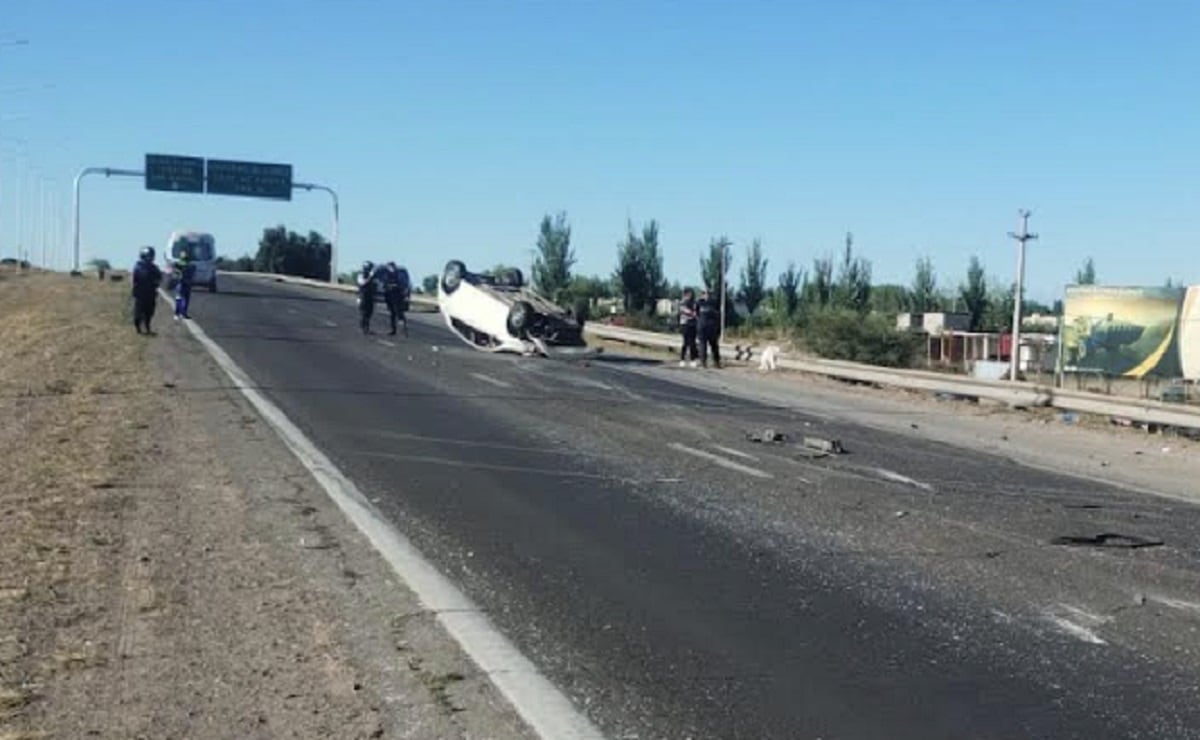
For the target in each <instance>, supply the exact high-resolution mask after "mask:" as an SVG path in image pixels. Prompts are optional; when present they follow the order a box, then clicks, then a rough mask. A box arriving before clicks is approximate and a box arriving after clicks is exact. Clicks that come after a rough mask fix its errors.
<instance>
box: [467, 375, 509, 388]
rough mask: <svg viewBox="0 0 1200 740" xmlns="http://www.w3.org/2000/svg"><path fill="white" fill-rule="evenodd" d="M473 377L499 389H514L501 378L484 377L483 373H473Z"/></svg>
mask: <svg viewBox="0 0 1200 740" xmlns="http://www.w3.org/2000/svg"><path fill="white" fill-rule="evenodd" d="M471 377H472V378H475V379H476V380H479V381H482V382H484V383H490V384H492V385H494V386H496V387H497V388H512V383H506V382H504V381H503V380H500V379H499V378H493V377H492V376H490V375H484V374H483V373H471Z"/></svg>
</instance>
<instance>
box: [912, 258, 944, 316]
mask: <svg viewBox="0 0 1200 740" xmlns="http://www.w3.org/2000/svg"><path fill="white" fill-rule="evenodd" d="M910 298H911V301H910V305H911V307H912V310H913V311H917V312H919V313H925V312H926V311H937V310H938V309H940V308H941V305H940V304H941V295H939V294H938V289H937V274H936V273H934V271H933V261H932V260H930V259H929V258H928V257H922V258H921V259H919V260H917V271H916V275H914V276H913V284H912V292H911V293H910Z"/></svg>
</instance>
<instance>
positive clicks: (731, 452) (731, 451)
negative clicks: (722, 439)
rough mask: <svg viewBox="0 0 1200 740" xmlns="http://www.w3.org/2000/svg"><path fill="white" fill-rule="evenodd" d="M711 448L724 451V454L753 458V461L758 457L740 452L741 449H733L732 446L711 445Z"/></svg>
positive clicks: (747, 458) (756, 460) (746, 458)
mask: <svg viewBox="0 0 1200 740" xmlns="http://www.w3.org/2000/svg"><path fill="white" fill-rule="evenodd" d="M713 449H714V450H720V451H721V452H724V453H725V454H726V455H733V456H734V457H740V458H742V459H743V460H753V461H754V462H758V461H759V460H758V458H757V457H755V456H754V455H751V454H750V453H748V452H742V451H741V450H735V449H733V448H732V447H724V446H722V445H713Z"/></svg>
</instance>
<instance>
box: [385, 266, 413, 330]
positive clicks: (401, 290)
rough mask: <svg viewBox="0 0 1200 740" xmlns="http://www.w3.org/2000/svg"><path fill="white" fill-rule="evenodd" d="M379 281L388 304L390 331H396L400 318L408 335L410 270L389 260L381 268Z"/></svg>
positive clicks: (410, 288)
mask: <svg viewBox="0 0 1200 740" xmlns="http://www.w3.org/2000/svg"><path fill="white" fill-rule="evenodd" d="M379 283H380V285H382V287H383V300H384V302H385V303H386V304H387V308H388V318H389V319H390V321H391V326H392V329H391V331H389V332H388V333H389V334H393V335H394V334H395V333H396V322H397V320H399V321H401V322H403V323H404V336H406V337H407V336H408V319H407V318H406V317H405V315H404V313H405V311H407V310H408V299H409V297H410V295H411V293H412V286H411V281H410V280H409V277H408V270H406V269H404V268H403V267H397V266H396V263H395V262H388V263H387V264H386V265H383V266H382V267H380V268H379Z"/></svg>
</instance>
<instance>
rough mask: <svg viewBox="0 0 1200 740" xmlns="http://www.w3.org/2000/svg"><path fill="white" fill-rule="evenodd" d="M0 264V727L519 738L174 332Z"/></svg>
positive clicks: (121, 733)
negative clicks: (4, 272) (137, 327)
mask: <svg viewBox="0 0 1200 740" xmlns="http://www.w3.org/2000/svg"><path fill="white" fill-rule="evenodd" d="M126 291H127V287H126V286H123V285H121V284H107V283H104V284H102V283H97V282H94V281H93V282H89V283H83V282H81V281H79V280H70V279H68V278H64V277H57V276H32V277H16V276H5V277H4V278H3V280H2V281H0V316H4V321H3V322H0V347H3V348H4V349H3V354H0V418H3V419H4V420H5V421H4V424H3V425H0V445H3V449H4V450H5V452H6V454H5V455H4V456H2V457H0V481H3V484H2V485H0V562H3V563H4V564H5V565H4V568H3V570H2V571H0V738H4V740H18V739H20V738H40V737H62V738H75V737H101V738H103V737H111V738H135V737H147V738H149V737H154V738H165V737H189V738H226V737H239V738H260V737H261V738H267V737H300V738H318V737H337V738H376V737H379V738H526V737H531V734H530V733H529V731H528V730H527V729H526V728H525V727H524V726H523V724H522V723H521V721H520V720H519V718H517V717H516V716H515V714H514V713H513V712H512V711H511V709H510V708H509V707H508V706H507V704H506V703H505V702H504V701H503V700H502V698H501V697H499V696H498V694H497V693H496V691H495V690H494V689H493V687H492V686H491V684H490V683H489V682H488V680H487V678H486V676H480V675H478V672H477V670H476V668H475V667H474V665H473V664H472V663H471V662H470V661H469V660H468V659H467V658H466V657H465V656H464V655H463V654H462V653H461V651H459V650H458V648H457V646H456V645H454V643H453V642H452V641H451V640H450V638H449V637H448V636H446V635H445V634H444V632H442V631H441V629H440V628H439V627H438V626H437V625H436V623H435V622H434V620H433V618H432V615H430V614H429V613H428V612H426V611H424V610H423V609H422V607H421V605H420V604H419V602H418V601H417V600H416V598H415V597H414V596H413V595H412V594H411V593H410V592H408V591H407V590H406V589H405V588H404V587H403V586H402V585H401V584H400V583H398V582H397V580H396V579H395V577H394V576H393V575H392V574H391V572H390V571H389V570H388V569H387V567H386V565H385V564H384V563H383V562H382V561H381V560H380V559H379V558H378V557H376V555H375V554H374V552H373V551H372V550H371V549H370V548H369V546H368V545H367V544H366V543H365V541H364V540H363V539H362V538H361V537H360V536H359V535H358V533H357V532H356V531H355V530H353V528H351V527H350V526H349V525H348V524H347V523H346V522H344V521H343V519H342V517H341V515H340V514H339V512H338V511H337V510H336V509H335V508H334V507H333V505H332V504H331V503H330V502H329V501H328V500H327V499H326V497H325V496H324V494H323V493H322V492H321V491H320V490H319V488H317V486H316V485H315V484H314V483H313V482H312V481H311V480H310V479H309V477H308V475H307V474H306V473H305V472H304V471H303V470H302V469H301V468H300V467H299V466H298V465H296V464H295V462H294V460H293V459H292V457H291V454H290V452H288V451H287V449H286V448H285V447H284V446H283V444H282V443H281V442H280V441H279V440H278V439H277V438H276V436H275V434H274V433H273V432H272V431H271V430H270V429H268V428H267V427H266V426H265V425H264V424H263V423H262V422H261V421H260V420H259V419H258V417H257V415H256V414H254V413H253V411H252V410H251V409H250V408H249V406H248V404H246V403H245V402H244V401H243V400H242V399H241V397H240V395H239V394H238V393H237V391H236V390H233V389H230V388H228V383H227V381H226V380H225V379H224V377H223V376H222V375H220V374H219V371H218V370H217V369H216V368H215V367H214V366H213V365H212V364H211V363H210V362H209V361H208V359H207V357H206V356H205V355H204V353H203V351H202V349H201V348H200V347H199V346H198V345H197V344H196V343H195V342H194V341H193V340H192V339H191V338H190V336H189V335H188V334H187V333H186V331H185V330H183V328H182V327H179V326H175V325H173V324H170V323H169V322H167V321H162V320H161V319H160V321H159V322H158V323H159V329H160V331H161V334H160V335H159V336H157V337H152V338H143V337H139V336H137V335H136V334H134V332H133V331H132V327H130V326H128V322H127V321H126V320H125V315H124V314H125V310H126V304H125V293H126Z"/></svg>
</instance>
